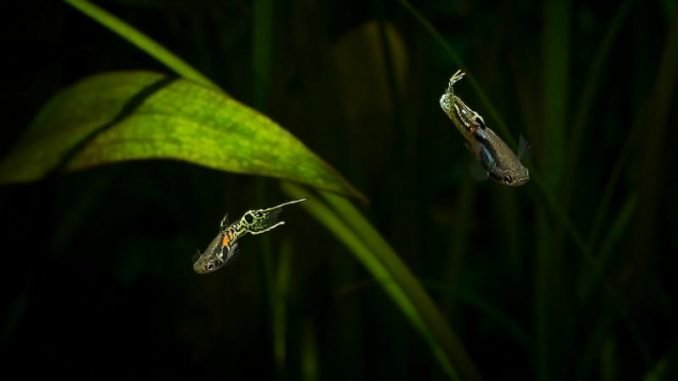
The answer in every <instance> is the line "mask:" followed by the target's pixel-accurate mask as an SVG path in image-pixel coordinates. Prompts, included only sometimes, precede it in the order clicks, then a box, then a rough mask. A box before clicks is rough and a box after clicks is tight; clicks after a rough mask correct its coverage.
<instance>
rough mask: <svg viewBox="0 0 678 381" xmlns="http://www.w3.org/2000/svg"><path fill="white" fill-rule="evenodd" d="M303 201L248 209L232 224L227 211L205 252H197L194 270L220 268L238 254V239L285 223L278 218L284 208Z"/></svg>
mask: <svg viewBox="0 0 678 381" xmlns="http://www.w3.org/2000/svg"><path fill="white" fill-rule="evenodd" d="M302 201H306V199H305V198H302V199H299V200H293V201H288V202H285V203H282V204H280V205H276V206H274V207H271V208H267V209H255V210H248V211H247V212H245V214H243V216H242V217H240V219H239V220H238V221H236V222H234V223H232V224H229V222H228V213H227V214H226V215H225V216H224V218H222V219H221V222H220V224H219V234H217V236H216V237H215V238H214V239H213V240H212V242H210V244H209V245H207V249H205V251H204V252H202V253H200V251H199V250H198V252H197V253H196V259H195V261H194V262H193V270H194V271H195V272H197V273H198V274H208V273H211V272H214V271H217V270H219V269H220V268H221V267H223V266H224V265H225V264H226V263H227V262H228V261H229V260H230V259H231V258H233V256H234V255H235V254H236V252H237V251H236V249H237V248H238V244H237V243H236V241H237V240H239V239H240V238H242V237H243V236H244V235H245V234H247V233H250V234H253V235H256V234H261V233H265V232H267V231H271V230H273V229H275V228H277V227H278V226H281V225H284V224H285V221H279V220H278V218H279V215H280V212H282V208H283V207H284V206H287V205H291V204H296V203H299V202H302Z"/></svg>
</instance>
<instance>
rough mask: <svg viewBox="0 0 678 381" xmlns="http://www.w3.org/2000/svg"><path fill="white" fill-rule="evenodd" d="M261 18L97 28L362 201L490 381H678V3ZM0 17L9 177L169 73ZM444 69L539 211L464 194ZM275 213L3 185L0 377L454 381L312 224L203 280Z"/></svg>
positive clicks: (471, 191) (243, 191) (65, 12)
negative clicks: (98, 93)
mask: <svg viewBox="0 0 678 381" xmlns="http://www.w3.org/2000/svg"><path fill="white" fill-rule="evenodd" d="M269 3H270V2H268V1H260V2H257V1H255V2H251V1H212V0H201V1H196V2H183V1H176V0H173V1H169V0H168V1H161V0H151V1H138V2H135V1H122V0H108V1H101V2H98V3H97V4H99V5H100V6H102V7H103V8H105V9H107V10H108V11H110V12H112V13H114V14H116V15H118V16H119V17H121V18H123V19H124V20H126V21H127V22H129V23H131V24H132V25H134V26H136V27H137V28H139V29H140V30H141V31H143V32H144V33H147V34H148V35H150V36H152V37H153V38H155V39H156V40H158V41H159V42H160V43H161V44H163V45H164V46H165V47H167V48H168V49H170V50H171V51H173V52H174V53H176V54H177V55H179V56H180V57H182V58H183V59H185V60H186V61H187V62H189V63H190V64H191V65H193V66H194V67H195V68H197V69H198V70H200V71H201V72H202V73H204V74H205V75H206V76H207V77H209V78H210V79H211V80H213V81H214V82H216V83H217V84H218V85H219V86H221V87H222V88H223V89H225V91H227V92H228V93H229V94H231V95H232V96H233V97H235V98H236V99H239V100H241V101H242V102H244V103H245V104H248V105H250V106H252V107H254V108H255V109H257V110H259V111H261V112H263V113H264V114H266V115H268V116H270V117H271V118H272V119H274V120H275V121H277V122H278V123H280V124H281V125H282V126H283V127H285V128H286V129H288V130H289V131H290V132H292V133H293V134H294V135H295V136H296V137H298V138H299V139H300V140H301V141H303V142H304V143H305V144H306V145H307V146H308V147H309V148H310V149H312V150H313V151H314V152H315V153H317V154H318V155H319V156H320V157H322V158H323V159H324V160H326V161H327V162H328V163H330V164H331V165H332V166H333V167H334V168H336V169H337V170H338V171H339V172H340V173H341V174H342V175H343V176H344V177H346V178H347V179H348V180H349V181H350V182H351V183H352V184H353V185H354V186H355V187H356V188H358V189H359V190H360V191H361V192H363V193H364V194H365V195H366V196H367V197H368V198H369V200H370V203H369V204H368V205H364V204H360V203H356V205H357V206H358V208H359V209H360V210H361V211H362V212H363V213H364V215H365V216H366V217H367V218H368V219H369V221H370V223H371V224H372V225H373V226H374V227H375V228H376V229H378V231H379V232H380V233H381V234H382V235H383V237H384V238H385V239H386V240H387V241H388V242H389V243H390V244H391V245H392V246H393V247H394V249H395V250H396V252H397V253H398V255H399V256H400V257H401V258H402V260H403V261H404V262H405V263H406V264H407V266H408V267H409V268H410V269H411V271H412V272H413V273H414V275H415V276H416V277H417V279H418V280H419V281H420V282H421V283H422V284H423V285H424V287H425V288H426V290H427V291H428V293H429V294H430V295H431V296H432V298H433V299H434V301H435V302H436V304H437V306H438V307H439V308H440V310H441V311H442V312H443V314H444V317H445V319H446V320H447V323H448V324H449V326H450V327H451V328H452V329H453V330H454V332H456V333H457V335H458V336H459V339H460V341H461V343H462V345H463V347H464V349H465V351H466V352H467V353H468V355H469V357H470V359H471V361H472V362H473V364H474V366H475V367H476V368H477V369H478V372H479V373H480V374H481V375H482V376H483V377H484V378H485V379H488V380H490V379H506V378H508V377H512V378H517V379H538V380H617V379H624V380H626V379H629V380H630V379H633V380H638V379H647V380H663V379H666V380H669V379H676V377H678V375H677V373H676V365H677V364H678V360H677V356H678V346H677V343H678V342H677V341H676V337H677V336H676V333H677V332H676V324H675V322H676V321H677V320H676V319H677V318H676V313H677V312H678V310H677V307H676V303H675V301H676V294H677V291H678V288H677V287H676V283H675V280H674V273H675V271H676V269H677V268H678V260H677V258H678V257H677V254H676V253H678V238H677V237H678V220H677V216H678V204H677V203H676V201H675V200H676V198H675V197H674V195H675V194H676V193H677V192H678V183H677V181H676V176H675V174H674V171H673V168H674V167H675V166H676V165H677V164H678V162H677V160H676V155H675V154H674V151H675V150H674V146H675V143H676V141H677V140H676V129H675V128H673V127H675V126H676V121H677V119H676V118H677V114H676V112H675V110H677V109H678V108H677V107H676V106H678V105H677V102H676V92H675V91H674V87H675V82H676V69H677V68H678V7H677V6H676V4H675V2H672V1H665V2H628V1H627V2H622V3H621V4H616V3H612V2H608V3H596V4H589V3H585V2H576V3H574V4H573V3H569V2H566V1H556V2H543V3H539V2H527V1H522V2H505V3H476V2H471V1H428V2H415V3H413V4H412V6H413V7H414V8H415V9H417V10H418V11H419V12H420V13H421V15H422V16H423V18H422V19H417V17H415V15H414V14H413V13H412V12H411V11H409V10H408V8H406V7H405V6H404V5H403V3H401V2H399V1H389V2H387V1H378V0H375V1H370V2H359V1H353V2H336V3H331V4H327V3H325V2H310V1H306V2H296V1H294V2H293V1H282V2H275V5H274V7H272V6H271V4H269ZM3 7H4V12H3V13H2V16H1V17H2V19H3V22H2V23H0V25H2V33H0V36H2V37H0V38H2V47H3V50H4V51H5V54H4V58H3V63H4V64H5V67H6V68H5V76H4V86H3V88H2V90H0V96H1V97H2V98H1V99H2V102H1V104H2V105H3V108H4V112H3V115H4V120H3V128H2V132H1V134H2V135H1V137H2V138H0V153H1V154H2V157H5V156H6V155H7V154H8V153H9V152H10V149H11V148H12V146H13V145H14V144H15V143H16V142H17V141H18V139H19V138H20V136H21V134H22V132H23V131H24V130H25V128H26V127H27V125H28V124H29V123H30V122H31V120H32V119H33V117H35V115H36V114H37V113H38V111H39V110H40V108H41V107H42V106H43V105H44V103H45V102H46V101H47V100H48V99H49V98H50V97H51V96H52V95H54V94H55V93H56V92H57V91H58V90H60V89H62V88H63V87H65V86H68V85H70V84H72V83H73V82H75V81H77V80H80V79H82V78H84V77H86V76H88V75H91V74H94V73H98V72H102V71H110V70H126V69H144V70H154V71H159V72H163V73H169V69H167V68H165V67H164V66H162V65H161V64H159V63H158V62H157V61H155V60H154V59H153V58H151V57H149V56H148V55H146V54H145V53H143V52H141V51H140V50H138V49H137V48H135V47H134V46H132V45H130V44H129V43H128V42H126V41H125V40H123V39H121V38H120V37H118V36H116V35H115V34H113V33H111V32H110V31H108V30H106V29H105V28H104V27H102V26H100V25H99V24H97V23H95V22H94V21H92V20H90V19H88V18H87V17H86V16H85V15H83V14H81V13H79V12H78V11H76V10H74V9H73V8H72V7H70V6H69V5H67V4H65V3H63V4H62V3H60V2H40V1H34V2H24V3H18V2H17V3H16V4H4V5H3ZM422 20H423V21H422ZM425 23H430V26H432V27H433V33H432V31H431V29H428V26H427V24H425ZM455 55H456V56H457V57H458V58H459V59H461V61H462V62H463V67H464V69H465V70H466V72H467V73H468V76H469V79H468V81H467V79H465V80H464V81H463V82H461V83H459V84H457V85H455V91H457V92H458V94H459V95H460V96H462V97H463V98H464V101H465V102H466V103H467V104H468V105H469V106H470V107H471V108H473V109H474V110H475V111H477V112H479V113H480V114H481V115H483V117H484V119H485V121H486V122H487V124H488V126H491V127H492V128H493V129H494V130H495V131H497V133H498V134H499V135H500V136H502V137H503V138H505V139H507V141H508V142H509V143H510V145H511V146H512V147H516V146H517V144H516V143H517V141H518V136H519V134H522V135H523V136H525V137H526V138H527V140H528V141H529V142H530V144H531V145H532V147H533V150H534V154H533V159H532V163H531V169H530V173H531V174H533V177H532V179H531V180H530V182H529V183H528V184H527V185H525V186H523V187H520V188H508V187H502V186H501V185H499V184H495V183H492V182H477V181H475V180H473V178H472V176H471V174H470V172H469V164H470V162H471V161H472V157H471V156H470V154H469V153H468V152H467V151H466V149H465V148H464V146H463V140H462V137H461V136H460V135H459V133H458V132H457V131H456V129H455V128H454V126H453V125H452V124H451V122H450V120H449V119H448V118H447V116H446V115H445V114H444V113H443V112H442V110H441V109H440V107H439V105H438V98H439V97H440V95H441V94H442V92H443V91H444V90H445V88H446V86H447V80H448V78H449V76H450V75H451V74H452V73H453V72H454V71H456V69H457V68H459V63H458V62H457V61H455ZM262 195H263V196H262ZM285 199H289V197H288V196H287V195H285V194H284V193H282V192H281V191H280V188H279V186H278V183H277V181H276V180H274V179H267V178H260V177H254V176H248V175H242V174H232V173H224V172H218V171H215V170H212V169H206V168H203V167H199V166H195V165H191V164H188V163H181V162H175V161H161V160H157V161H134V162H127V163H122V164H115V165H108V166H103V167H100V168H95V169H91V170H86V171H81V172H78V173H73V174H69V175H66V176H61V177H56V178H51V179H47V180H44V181H37V182H32V183H27V184H6V185H2V186H0V208H1V213H0V222H1V223H2V226H3V228H2V230H0V231H1V232H2V233H1V234H2V241H3V244H4V247H5V249H4V255H3V256H2V257H3V261H4V263H3V264H2V266H0V271H1V273H0V279H1V280H2V287H1V290H2V292H1V294H2V299H1V301H2V308H0V363H1V364H2V367H1V369H2V370H3V371H4V372H8V371H10V370H20V371H21V372H22V374H37V372H41V371H42V370H43V369H47V370H48V371H49V372H50V374H51V375H57V374H59V375H60V374H63V375H90V376H95V377H96V376H100V375H101V374H109V373H110V374H116V375H119V376H123V377H129V378H131V377H144V376H149V377H154V378H160V377H162V378H177V379H181V378H196V377H200V376H210V377H214V376H215V377H220V378H225V379H254V378H263V379H288V380H297V379H309V380H310V379H323V380H346V379H351V380H363V379H364V380H372V379H393V380H396V379H417V380H419V379H445V377H446V376H445V373H444V371H443V370H442V368H441V366H440V363H439V362H438V361H437V360H436V358H435V357H434V356H433V354H432V352H431V350H430V347H429V346H428V344H427V341H426V340H424V339H423V338H422V336H421V335H420V334H419V333H418V331H416V330H415V329H414V328H413V327H412V325H411V323H410V322H409V321H408V320H407V319H406V318H405V317H404V316H403V313H402V311H401V310H400V309H399V308H398V307H397V306H396V305H395V304H394V303H393V301H392V299H390V298H389V297H388V296H387V295H386V293H385V292H384V290H383V288H382V287H380V285H379V284H378V283H377V282H375V281H374V279H373V278H372V276H371V275H370V273H368V272H367V271H366V270H365V268H364V267H363V266H362V265H361V264H360V262H358V261H357V260H356V259H355V257H354V256H353V255H351V252H350V251H349V250H347V249H346V247H345V246H343V244H342V243H340V241H338V240H337V238H336V237H335V236H334V235H332V234H331V233H330V232H328V231H327V230H326V229H325V228H324V227H323V226H322V225H321V224H320V223H318V221H316V220H314V219H313V218H312V217H311V216H310V215H308V214H306V213H304V211H303V209H302V208H290V210H286V211H285V214H284V216H285V219H286V220H287V221H288V223H287V224H286V225H285V226H284V227H282V228H280V229H278V230H276V231H274V232H271V233H270V234H268V235H267V236H266V237H264V238H262V239H259V238H258V237H257V238H253V237H248V238H246V239H244V240H243V242H242V243H241V244H240V249H241V252H240V253H239V254H238V255H237V256H236V258H235V259H234V260H233V261H232V263H229V264H228V265H227V266H226V267H224V268H223V269H221V270H219V271H218V272H216V273H214V274H212V275H208V276H199V275H197V274H195V273H194V272H193V270H192V263H191V258H192V254H193V253H194V252H195V250H196V249H201V250H202V249H203V248H204V246H205V245H206V244H207V243H208V242H209V241H210V240H211V239H212V238H213V237H214V234H215V233H216V229H217V228H218V223H219V220H220V219H221V218H222V217H223V214H224V212H225V211H229V212H231V213H233V216H234V217H236V216H239V215H241V214H242V213H243V212H244V211H245V210H247V209H252V208H259V207H265V206H269V204H270V205H274V204H275V203H277V202H278V201H280V200H285ZM262 203H264V205H262ZM283 349H284V350H283Z"/></svg>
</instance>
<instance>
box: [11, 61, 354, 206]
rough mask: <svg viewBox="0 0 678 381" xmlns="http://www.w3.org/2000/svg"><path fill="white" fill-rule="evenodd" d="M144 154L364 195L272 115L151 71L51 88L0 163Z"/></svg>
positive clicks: (43, 166)
mask: <svg viewBox="0 0 678 381" xmlns="http://www.w3.org/2000/svg"><path fill="white" fill-rule="evenodd" d="M140 159H175V160H183V161H187V162H190V163H193V164H198V165H202V166H205V167H209V168H213V169H217V170H223V171H228V172H235V173H246V174H253V175H261V176H270V177H276V178H282V179H287V180H292V181H296V182H300V183H304V184H307V185H310V186H313V187H317V188H320V189H324V190H329V191H333V192H339V193H342V194H350V195H354V196H358V197H362V196H361V195H360V193H359V192H357V191H356V190H355V189H353V187H351V185H350V184H348V183H347V182H346V181H345V180H344V179H343V178H342V177H341V175H339V174H338V173H337V172H335V171H334V170H333V169H332V168H331V167H330V166H329V165H328V164H326V163H325V162H324V161H323V160H322V159H320V158H319V157H318V156H316V155H315V154H314V153H313V152H312V151H311V150H309V149H308V148H307V147H306V146H305V145H304V144H303V143H301V142H300V141H299V140H297V139H296V138H295V137H294V136H292V135H291V134H290V133H289V132H287V131H286V130H285V129H283V128H281V127H280V126H278V125H277V124H276V123H275V122H273V121H272V120H270V119H269V118H267V117H266V116H264V115H262V114H259V113H258V112H256V111H254V110H252V109H251V108H249V107H247V106H245V105H243V104H241V103H239V102H237V101H235V100H233V99H231V98H228V97H227V96H225V95H224V94H223V93H222V92H219V91H216V90H214V89H211V88H207V87H204V86H202V85H198V84H196V83H194V82H191V81H188V80H184V79H179V78H171V77H168V76H165V75H163V74H159V73H153V72H145V71H129V72H111V73H105V74H101V75H95V76H91V77H88V78H86V79H84V80H82V81H80V82H79V83H77V84H75V85H73V86H71V87H70V88H67V89H65V90H63V91H62V92H60V93H59V94H57V95H55V96H54V97H53V98H52V100H51V101H50V102H48V104H47V105H46V106H45V107H44V108H43V110H42V111H41V112H40V114H39V115H38V116H37V117H36V119H35V120H34V122H33V124H32V125H31V126H30V127H29V129H28V131H27V132H26V134H25V136H24V137H23V138H22V139H21V141H20V142H19V143H18V145H17V146H16V147H15V149H14V150H13V152H12V153H11V154H10V155H9V157H7V158H6V159H5V160H4V161H3V162H1V163H0V183H11V182H26V181H34V180H38V179H40V178H42V177H44V176H45V175H47V174H48V173H51V172H52V171H54V172H56V171H61V170H65V171H74V170H81V169H86V168H92V167H96V166H100V165H104V164H110V163H115V162H120V161H126V160H140Z"/></svg>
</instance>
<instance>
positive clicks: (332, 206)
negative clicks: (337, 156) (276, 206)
mask: <svg viewBox="0 0 678 381" xmlns="http://www.w3.org/2000/svg"><path fill="white" fill-rule="evenodd" d="M283 190H284V191H285V192H286V193H288V194H289V195H290V196H293V197H311V198H312V199H310V200H309V201H308V202H306V203H304V204H303V206H304V207H305V208H306V209H307V210H308V212H309V213H310V214H311V215H312V216H313V217H314V218H316V219H317V220H318V221H319V222H320V223H322V224H323V225H325V227H327V228H328V229H329V230H330V231H331V232H332V233H333V234H334V235H335V236H337V238H338V239H339V240H340V241H342V242H343V243H344V244H345V245H346V246H347V247H348V249H349V250H350V251H351V252H352V253H353V254H354V255H355V256H356V259H358V260H359V261H360V262H361V263H362V264H363V265H364V266H365V267H366V268H367V269H368V271H370V273H372V276H373V277H374V278H375V279H376V280H377V282H378V283H379V285H380V286H381V287H382V288H383V289H384V291H386V293H387V294H388V295H389V296H391V298H392V299H393V300H394V302H395V303H396V304H397V305H398V307H399V308H400V309H401V311H402V312H403V314H404V315H405V316H406V317H407V318H408V319H409V320H410V322H411V323H412V324H413V325H414V326H415V328H416V329H417V330H418V331H419V333H420V334H421V335H422V336H423V337H424V338H425V339H426V341H427V342H428V343H429V346H430V347H431V349H432V351H433V353H434V355H435V357H436V358H437V359H438V361H439V362H440V363H441V365H442V366H443V369H444V370H445V372H446V373H447V375H448V376H449V377H451V378H453V379H458V378H459V377H461V379H464V380H479V379H481V376H480V374H479V372H478V370H477V369H476V367H475V365H474V364H473V363H472V361H471V360H470V358H469V357H468V355H467V354H466V352H465V350H464V348H463V347H462V345H461V343H460V342H459V340H458V338H457V336H456V335H455V334H454V332H453V331H452V330H451V329H450V327H449V325H448V324H447V322H446V321H445V319H444V317H443V315H442V313H441V312H440V310H438V308H437V307H436V306H435V304H434V302H433V300H432V299H431V298H430V296H429V295H428V294H427V293H426V291H425V290H424V288H423V287H422V286H421V284H420V283H419V281H418V280H417V279H416V278H415V277H414V275H412V273H411V272H410V271H409V269H408V268H407V267H406V266H405V265H404V264H403V263H402V261H400V259H399V258H398V256H397V254H396V253H395V252H394V251H393V249H392V248H391V247H390V246H389V245H388V243H387V242H386V241H385V240H384V239H383V238H382V237H381V236H380V235H379V233H378V232H377V231H376V230H375V229H374V228H373V227H372V226H371V225H370V224H369V222H367V220H366V219H365V218H364V217H363V216H362V215H360V213H359V212H358V211H357V210H356V209H355V208H354V207H353V206H352V205H351V204H350V203H349V202H348V201H347V200H344V199H342V198H340V197H334V195H332V194H328V193H326V192H323V193H322V195H321V197H322V198H323V199H324V200H326V202H327V204H325V203H323V202H322V201H320V200H318V199H317V197H313V196H311V195H309V193H308V192H307V191H305V190H304V189H303V188H301V187H299V186H297V185H294V184H290V183H283Z"/></svg>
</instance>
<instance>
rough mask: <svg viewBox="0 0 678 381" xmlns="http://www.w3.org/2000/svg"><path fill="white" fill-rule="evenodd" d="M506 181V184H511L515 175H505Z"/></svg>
mask: <svg viewBox="0 0 678 381" xmlns="http://www.w3.org/2000/svg"><path fill="white" fill-rule="evenodd" d="M504 182H505V183H506V184H511V183H512V182H513V177H511V176H509V175H506V176H504Z"/></svg>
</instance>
